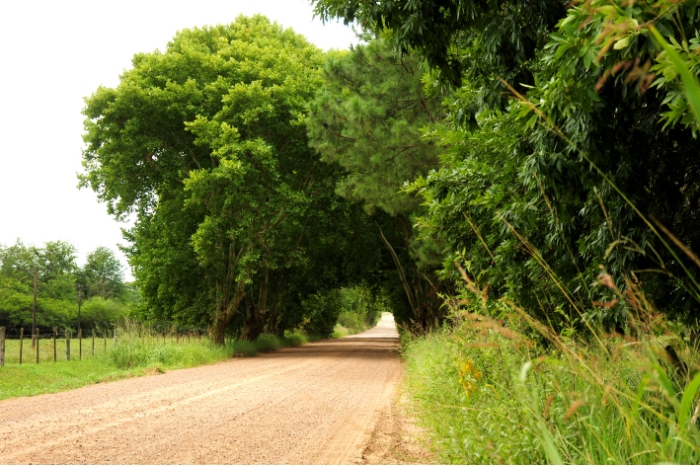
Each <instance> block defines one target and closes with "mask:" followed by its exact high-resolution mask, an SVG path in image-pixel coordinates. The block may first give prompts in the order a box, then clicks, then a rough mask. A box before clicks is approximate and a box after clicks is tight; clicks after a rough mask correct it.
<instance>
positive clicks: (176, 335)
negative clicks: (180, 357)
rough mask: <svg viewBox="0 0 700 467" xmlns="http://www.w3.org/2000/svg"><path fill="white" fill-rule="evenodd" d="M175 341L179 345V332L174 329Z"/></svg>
mask: <svg viewBox="0 0 700 467" xmlns="http://www.w3.org/2000/svg"><path fill="white" fill-rule="evenodd" d="M175 343H176V344H177V345H180V333H179V332H177V331H175Z"/></svg>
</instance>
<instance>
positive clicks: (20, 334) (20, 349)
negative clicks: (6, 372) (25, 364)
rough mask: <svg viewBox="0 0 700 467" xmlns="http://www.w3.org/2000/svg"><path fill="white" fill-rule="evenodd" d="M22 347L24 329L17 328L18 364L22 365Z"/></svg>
mask: <svg viewBox="0 0 700 467" xmlns="http://www.w3.org/2000/svg"><path fill="white" fill-rule="evenodd" d="M23 346H24V328H19V364H20V365H21V364H22V347H23Z"/></svg>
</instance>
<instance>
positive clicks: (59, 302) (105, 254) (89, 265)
mask: <svg viewBox="0 0 700 467" xmlns="http://www.w3.org/2000/svg"><path fill="white" fill-rule="evenodd" d="M122 268H123V266H122V265H121V264H120V262H119V260H118V259H117V257H116V256H115V254H114V253H113V252H112V251H111V250H109V249H108V248H105V247H98V248H97V249H95V251H93V252H91V253H89V254H88V255H87V258H86V261H85V264H84V265H82V266H79V265H78V263H77V250H76V248H75V247H74V246H73V245H71V244H70V243H68V242H64V241H50V242H46V243H45V244H44V246H43V247H35V246H29V245H25V244H23V243H22V242H21V241H20V240H17V242H16V243H15V244H14V245H9V246H3V245H0V326H6V327H7V328H8V329H9V330H10V332H12V333H15V332H16V331H17V330H18V329H19V328H20V327H24V328H30V327H31V325H32V312H33V306H34V271H35V270H36V275H37V326H38V327H39V328H40V329H43V330H44V331H49V330H52V329H53V328H54V327H55V328H59V329H65V328H71V329H76V328H77V319H78V302H79V301H80V302H81V310H80V311H81V328H83V329H92V328H96V327H100V328H103V329H107V328H109V327H111V326H112V325H113V324H114V323H116V321H117V320H118V319H120V318H122V317H123V316H125V315H126V314H127V313H128V312H129V311H130V310H131V308H132V307H133V306H134V304H135V303H137V302H138V292H137V291H136V289H135V288H134V287H133V286H131V285H128V284H125V283H124V277H123V273H122Z"/></svg>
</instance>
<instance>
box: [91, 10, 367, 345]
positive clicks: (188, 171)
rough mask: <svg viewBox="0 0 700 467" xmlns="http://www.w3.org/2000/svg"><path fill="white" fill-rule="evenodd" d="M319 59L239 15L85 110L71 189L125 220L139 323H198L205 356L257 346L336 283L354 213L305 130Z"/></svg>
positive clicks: (139, 66) (103, 92) (294, 39)
mask: <svg viewBox="0 0 700 467" xmlns="http://www.w3.org/2000/svg"><path fill="white" fill-rule="evenodd" d="M323 60H324V56H323V54H322V53H321V51H320V50H318V49H317V48H315V47H314V46H312V45H311V44H309V43H308V42H307V41H306V40H305V39H304V38H303V37H302V36H299V35H297V34H295V33H294V32H293V31H291V30H290V29H287V30H283V29H282V28H281V27H280V26H279V25H277V24H271V23H270V22H269V21H268V20H267V19H266V18H264V17H261V16H255V17H252V18H246V17H242V16H241V17H239V18H237V19H236V21H235V22H234V23H232V24H230V25H226V26H216V27H204V28H201V29H198V28H196V29H186V30H183V31H180V32H179V33H178V34H177V35H176V36H175V38H174V39H173V40H172V41H171V42H170V43H169V44H168V47H167V50H166V51H165V52H164V53H160V52H155V53H151V54H138V55H136V56H135V57H134V60H133V65H134V68H133V69H132V70H129V71H127V72H125V73H124V74H123V75H122V77H121V82H120V84H119V86H118V87H117V88H115V89H107V88H100V89H98V90H97V92H96V93H95V94H94V95H93V96H92V97H90V98H89V99H88V100H87V107H86V109H85V114H86V116H87V117H88V118H87V120H86V122H85V127H86V134H85V141H86V143H87V149H86V150H85V152H84V155H83V163H84V166H85V168H86V174H85V175H84V176H82V178H81V183H82V185H83V186H90V187H92V189H94V190H95V191H96V192H97V193H98V196H99V197H100V199H102V200H104V201H105V202H107V205H108V209H109V211H110V212H111V213H113V214H115V215H116V216H117V217H119V216H123V215H125V214H126V213H129V212H133V213H135V214H136V223H135V226H134V228H133V229H131V230H130V231H128V232H126V233H125V238H126V239H127V240H129V241H130V242H131V245H130V246H129V247H127V248H126V250H125V251H126V252H127V254H128V256H129V261H130V263H131V265H132V267H133V270H134V275H135V277H136V284H137V286H138V288H139V290H141V292H142V294H143V298H144V305H145V309H146V312H145V313H146V316H147V317H151V318H176V319H179V320H183V321H189V322H196V323H200V324H208V325H210V329H211V335H212V337H213V339H214V341H215V342H217V343H223V342H224V338H225V335H226V333H227V332H229V333H236V334H237V335H239V336H240V337H241V338H244V339H255V338H256V337H257V335H258V334H259V333H260V332H261V331H262V330H264V329H266V328H267V329H268V330H270V331H271V332H276V333H280V332H283V331H284V326H293V325H295V324H296V323H295V322H294V320H290V319H288V318H291V317H292V316H293V315H294V313H293V312H292V309H293V308H294V307H295V306H296V307H298V305H299V304H300V302H301V300H302V299H303V298H304V297H305V296H306V295H308V294H311V293H315V292H317V291H318V290H320V289H324V288H333V287H336V286H337V285H336V284H337V282H338V281H339V280H342V279H343V278H344V275H343V274H342V270H343V269H346V268H348V267H349V266H348V264H347V261H346V259H345V258H346V257H353V255H352V254H347V253H348V250H346V249H343V248H333V247H334V246H338V245H335V244H330V245H329V244H328V241H327V239H331V238H336V237H335V236H334V233H333V232H334V231H337V230H341V231H342V230H343V229H344V228H345V226H348V227H350V224H351V223H352V222H353V221H355V220H356V219H357V218H356V212H357V210H355V209H353V208H352V207H351V206H350V205H349V203H347V202H344V201H343V200H341V199H340V198H338V197H337V195H335V193H334V187H335V181H336V179H337V176H338V173H339V171H338V168H337V167H331V166H328V165H324V164H321V163H320V161H319V157H318V154H317V152H316V151H315V150H313V149H312V148H310V147H309V145H308V141H307V136H306V129H305V126H304V113H305V110H306V106H307V103H308V101H309V100H310V99H311V98H312V97H313V96H314V94H315V92H316V90H317V89H319V87H320V86H321V85H322V83H323V75H322V73H321V66H322V64H323ZM358 230H360V231H362V229H358ZM355 237H356V236H355V235H354V234H353V233H352V231H351V232H350V235H349V237H348V238H347V239H345V244H346V245H349V247H352V246H353V245H352V244H351V243H349V242H352V241H353V239H355ZM357 240H358V241H357V242H356V243H362V240H361V239H357ZM354 256H355V257H358V258H360V257H361V256H362V255H361V254H355V255H354ZM362 260H363V261H365V262H366V258H362ZM326 271H328V274H326ZM319 276H323V277H327V276H332V280H330V281H328V282H326V283H323V284H320V283H319V281H318V279H317V277H319Z"/></svg>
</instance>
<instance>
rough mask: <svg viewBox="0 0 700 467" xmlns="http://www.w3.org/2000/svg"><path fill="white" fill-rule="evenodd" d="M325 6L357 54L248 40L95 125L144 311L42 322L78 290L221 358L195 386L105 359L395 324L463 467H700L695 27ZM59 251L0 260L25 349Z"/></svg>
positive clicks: (121, 88) (202, 52) (191, 40)
mask: <svg viewBox="0 0 700 467" xmlns="http://www.w3.org/2000/svg"><path fill="white" fill-rule="evenodd" d="M312 3H313V4H314V7H315V11H316V14H317V15H319V16H320V17H321V18H322V19H324V20H333V19H342V20H344V21H346V22H348V23H350V22H353V23H354V24H357V25H359V27H360V28H361V30H362V32H361V37H362V39H363V43H362V44H361V45H358V46H356V47H353V48H351V50H348V51H329V52H323V51H321V50H320V49H318V48H316V47H314V46H313V45H311V44H310V43H308V41H306V39H305V38H303V37H302V36H299V35H297V34H295V33H294V32H293V31H291V30H289V29H287V30H285V29H283V28H282V27H281V26H279V25H277V24H273V23H270V21H268V20H267V19H266V18H264V17H261V16H254V17H251V18H247V17H243V16H241V17H239V18H237V19H236V20H235V21H234V22H233V23H230V24H228V25H218V26H208V27H203V28H193V29H183V30H182V31H180V32H178V33H177V34H176V36H175V37H174V38H173V39H172V41H171V42H170V43H169V44H168V46H167V48H166V50H165V51H163V52H160V51H156V52H154V53H141V54H137V55H136V56H135V57H134V59H133V68H132V69H130V70H127V71H126V72H125V73H124V74H122V75H121V77H120V83H119V85H118V86H116V87H114V88H105V87H100V88H99V89H97V90H96V91H95V93H94V94H93V95H92V96H90V97H88V98H87V99H86V108H85V110H84V114H85V116H86V120H85V133H84V140H85V142H86V149H85V151H84V153H83V166H84V168H85V171H84V173H83V174H81V175H80V176H79V178H80V186H81V187H85V188H91V189H93V190H94V191H95V192H96V193H97V195H98V197H99V199H100V200H102V201H103V202H105V204H106V205H107V209H108V211H109V212H110V213H111V214H113V215H114V216H115V217H116V218H118V219H119V218H123V217H124V216H127V215H133V216H134V218H135V219H136V222H135V224H134V226H133V228H131V229H129V230H128V231H125V233H124V237H125V240H126V241H127V243H128V245H127V246H126V247H125V248H124V251H125V253H126V254H127V256H128V258H129V262H130V265H131V267H132V270H133V273H134V277H135V282H134V284H133V287H132V290H133V291H135V294H132V297H131V298H129V297H127V298H124V296H122V298H119V299H117V296H116V295H115V296H107V295H105V294H102V295H100V293H102V292H100V293H97V292H90V290H98V289H97V288H95V287H94V286H90V285H89V284H90V283H89V281H88V282H86V281H85V280H84V279H83V276H84V274H83V273H81V272H80V271H82V270H81V269H79V268H76V267H74V266H70V267H66V268H63V269H60V268H59V269H60V270H61V271H68V272H66V273H65V274H64V273H61V274H64V275H61V274H59V275H58V276H56V277H59V279H56V278H55V277H54V276H52V275H51V274H53V272H52V271H54V270H58V269H56V268H54V267H48V266H42V267H44V269H43V270H44V271H46V272H45V273H42V274H45V277H43V276H42V279H41V280H42V281H43V282H42V284H44V285H43V286H42V287H43V289H42V294H43V295H42V297H46V298H45V299H44V300H47V301H46V302H45V303H47V305H46V306H45V307H44V308H45V309H46V310H49V309H54V308H55V309H56V310H58V309H59V308H60V306H59V305H58V304H59V303H63V302H60V300H63V298H61V297H67V296H69V295H71V294H74V290H83V291H87V293H88V298H87V299H86V300H87V301H86V302H85V306H87V303H88V302H89V301H90V300H94V305H91V306H95V307H97V305H98V304H102V305H104V306H106V303H108V302H109V301H110V300H112V301H114V300H117V301H119V300H121V301H120V302H119V303H124V304H125V305H124V306H126V307H127V308H128V311H126V312H123V311H119V312H115V313H116V314H115V316H116V315H120V316H123V315H128V316H129V317H130V318H131V319H134V320H136V321H137V322H138V323H140V325H145V326H155V327H156V328H157V329H159V331H158V332H160V333H161V334H162V332H164V331H167V330H168V329H170V328H171V327H173V326H174V327H175V328H177V329H185V328H190V329H206V330H207V334H208V336H209V338H210V339H211V341H212V343H213V344H206V346H204V347H202V349H205V350H201V356H200V357H197V356H195V357H192V358H194V360H192V361H190V360H186V359H185V357H184V356H182V355H180V354H179V351H178V350H177V347H176V346H175V347H171V344H169V343H168V342H166V343H165V344H163V346H162V348H160V350H156V349H158V347H151V344H149V343H147V342H142V341H138V342H140V343H138V344H137V343H135V344H134V345H132V346H131V347H128V346H126V347H123V348H117V349H116V350H115V351H113V352H112V353H111V354H110V355H112V356H113V364H114V365H116V367H117V368H120V369H122V370H124V371H126V368H127V367H131V366H133V368H146V367H155V366H157V367H158V368H161V367H160V366H158V365H161V364H163V365H165V362H170V363H168V364H170V365H185V366H186V365H190V364H194V362H195V361H201V362H204V361H208V360H207V359H209V358H211V359H214V360H215V359H217V358H219V357H218V356H221V355H224V354H228V355H255V354H256V353H258V352H264V351H268V350H273V349H275V348H278V347H280V346H285V345H300V344H303V343H304V342H306V341H309V340H314V339H317V338H327V337H329V336H342V335H345V334H346V333H353V332H358V331H361V330H363V329H365V328H367V327H370V326H372V325H373V324H374V323H376V321H377V319H378V317H379V315H380V313H381V312H382V311H390V312H392V313H393V314H394V316H395V319H396V322H397V324H398V325H399V327H400V329H401V332H402V342H403V344H404V355H405V357H406V359H407V363H408V377H407V378H408V379H407V388H408V390H409V393H410V395H411V397H412V399H413V400H414V402H415V404H414V406H415V409H416V413H417V415H418V418H419V422H420V423H421V424H423V425H424V426H426V427H427V428H428V436H429V439H430V442H431V443H432V446H433V448H434V449H435V450H436V451H437V452H438V453H439V455H440V456H441V458H442V460H443V461H444V462H452V463H492V462H493V463H544V462H553V463H640V462H641V463H659V462H671V463H697V462H698V461H700V456H699V453H698V448H697V446H699V445H700V442H699V441H700V439H698V436H699V435H698V422H699V419H700V401H699V393H698V389H699V386H700V376H698V370H700V367H699V366H698V365H699V361H698V357H697V349H698V347H700V328H699V327H698V326H699V325H698V323H699V322H700V260H699V259H698V257H697V256H696V254H695V253H693V252H694V251H698V250H699V249H700V215H699V214H698V212H699V211H698V210H699V209H700V164H698V163H697V161H698V157H697V156H698V154H699V153H700V139H699V138H698V130H699V129H700V128H699V124H700V123H699V122H700V86H698V80H697V75H698V73H699V72H700V59H699V58H698V57H700V55H699V54H698V53H697V52H698V51H699V50H700V33H698V30H699V29H698V26H699V25H700V13H699V10H698V9H697V8H696V5H695V3H693V2H690V1H685V0H656V1H647V2H645V1H641V2H640V1H636V2H628V1H626V0H592V1H587V2H573V3H567V2H561V1H558V0H544V1H540V2H536V3H533V2H529V1H523V0H507V1H505V2H502V1H500V2H493V1H486V2H480V3H478V4H477V3H474V2H471V1H470V0H450V1H441V2H438V1H435V0H421V1H414V2H395V1H392V0H379V1H371V2H370V1H367V0H313V2H312ZM54 250H56V251H58V250H60V251H64V250H65V251H67V252H68V253H70V251H71V250H70V248H68V246H67V245H63V244H59V243H56V244H47V245H46V247H45V248H44V249H43V250H37V249H27V248H25V247H24V246H23V245H21V244H20V243H19V242H18V244H17V245H15V246H11V247H7V248H4V249H3V250H2V257H1V258H2V262H3V264H2V267H3V269H2V271H3V272H2V275H0V279H1V280H2V281H3V282H0V294H4V295H0V300H2V301H0V319H5V320H6V322H8V323H20V322H21V323H23V324H25V323H27V321H26V320H27V317H26V316H27V315H26V313H27V309H28V308H27V304H28V303H29V302H28V301H27V300H28V297H29V295H27V294H28V293H29V290H30V288H29V284H30V282H31V281H30V277H29V276H27V274H28V273H27V271H29V270H30V269H31V267H30V266H28V265H30V264H35V263H36V262H37V261H38V260H40V262H42V263H41V264H44V265H51V264H58V263H61V262H60V261H54V259H52V258H54V257H57V258H58V257H66V258H70V257H71V254H62V255H63V256H61V255H58V256H57V255H56V254H54ZM27 252H29V253H31V256H32V258H34V259H31V260H22V261H19V260H15V259H13V258H15V257H17V258H20V257H22V258H23V257H24V256H22V255H25V253H27ZM29 253H27V254H29ZM36 258H38V260H37V259H36ZM68 263H70V261H68ZM6 264H7V265H9V266H6ZM14 264H21V265H23V266H17V267H15V266H13V265H14ZM61 264H63V263H61ZM70 264H73V263H70ZM32 267H34V266H32ZM86 267H87V266H86ZM71 271H73V272H71ZM66 274H67V275H66ZM71 274H72V275H71ZM85 277H88V276H87V275H85ZM90 277H92V276H90ZM52 281H54V282H52ZM61 284H63V285H61ZM79 284H83V285H81V287H82V288H81V287H78V285H79ZM99 284H102V285H105V284H108V282H104V281H102V282H99ZM71 287H73V288H71ZM91 287H92V289H91ZM76 288H77V289H76ZM59 289H60V290H62V291H64V292H65V294H66V295H60V294H59V293H58V292H54V291H58V290H59ZM99 290H102V289H99ZM64 292H61V293H64ZM13 294H14V295H13ZM17 294H19V295H17ZM52 294H53V295H52ZM90 294H92V295H90ZM15 295H17V296H21V297H24V298H22V300H24V301H23V302H22V301H21V300H19V299H17V300H15V298H11V297H15ZM8 297H10V298H8ZM91 297H92V298H91ZM13 300H14V301H13ZM48 300H59V302H50V303H49V302H48ZM103 301H104V303H103ZM15 302H17V303H19V302H22V303H23V305H21V306H19V305H15ZM109 303H112V305H114V302H109ZM12 307H14V308H12ZM51 307H53V308H51ZM66 307H67V305H66ZM15 309H16V310H18V311H17V312H14V311H12V310H15ZM7 310H10V312H8V311H7ZM71 310H72V308H71ZM20 311H21V313H24V314H21V318H17V317H16V316H20V314H18V313H19V312H20ZM3 313H4V314H3ZM56 313H58V314H59V315H60V316H64V315H65V318H61V319H63V321H61V320H60V319H59V318H56V319H54V318H52V319H53V320H54V321H55V322H57V323H63V324H61V325H65V326H68V327H72V326H74V325H73V324H72V323H73V322H74V318H75V317H74V315H73V314H72V313H73V312H72V311H68V307H67V308H66V311H62V312H58V311H57V312H55V313H54V314H56ZM61 313H62V314H61ZM49 315H50V313H47V316H49ZM95 315H96V316H97V315H99V313H97V312H96V313H95ZM103 315H104V316H107V315H106V314H105V313H103ZM57 316H58V315H57ZM100 316H102V315H100ZM8 317H9V318H8ZM100 319H102V321H99V323H100V325H103V326H107V324H106V323H107V322H110V323H112V322H113V321H109V319H111V318H109V319H108V318H106V317H105V318H100ZM54 321H51V320H47V321H46V325H48V326H54V324H53V322H54ZM68 321H70V323H68ZM95 322H97V321H95ZM66 323H68V324H66ZM103 323H104V324H103ZM14 325H15V326H16V324H14ZM42 326H44V324H43V323H42ZM127 334H128V332H127ZM214 344H215V345H214ZM202 345H204V344H202ZM216 346H218V349H219V350H217V347H216ZM206 349H209V350H206ZM218 352H222V353H218ZM188 358H189V357H188ZM115 359H116V360H115ZM178 362H179V363H178Z"/></svg>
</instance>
